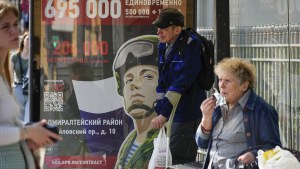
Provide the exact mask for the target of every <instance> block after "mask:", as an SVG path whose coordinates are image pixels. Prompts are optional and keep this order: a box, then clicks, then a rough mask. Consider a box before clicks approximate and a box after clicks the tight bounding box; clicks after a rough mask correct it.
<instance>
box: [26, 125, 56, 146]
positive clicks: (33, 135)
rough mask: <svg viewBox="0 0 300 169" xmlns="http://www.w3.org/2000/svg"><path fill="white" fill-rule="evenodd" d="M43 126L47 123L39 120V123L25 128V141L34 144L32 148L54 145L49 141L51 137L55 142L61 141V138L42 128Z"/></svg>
mask: <svg viewBox="0 0 300 169" xmlns="http://www.w3.org/2000/svg"><path fill="white" fill-rule="evenodd" d="M45 124H47V121H46V120H41V121H40V122H37V123H33V124H32V125H29V126H26V128H27V132H28V133H27V134H28V138H27V139H28V141H29V143H30V141H32V142H33V143H34V146H33V148H37V147H44V146H46V145H48V144H54V142H53V141H52V140H51V137H52V138H54V139H56V140H62V137H61V136H59V135H58V134H56V133H53V132H51V131H49V130H48V129H46V128H44V127H43V125H45ZM30 144H32V143H30ZM32 145H33V144H32Z"/></svg>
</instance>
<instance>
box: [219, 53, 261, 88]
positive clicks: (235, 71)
mask: <svg viewBox="0 0 300 169" xmlns="http://www.w3.org/2000/svg"><path fill="white" fill-rule="evenodd" d="M222 72H228V73H231V74H232V75H234V76H236V77H238V78H239V79H240V82H241V84H242V83H244V82H246V81H248V82H249V88H254V87H255V84H256V69H255V67H254V65H253V64H251V63H250V61H248V60H245V59H241V58H225V59H223V60H222V61H220V62H219V63H218V64H217V65H216V66H215V74H216V75H219V74H221V73H222Z"/></svg>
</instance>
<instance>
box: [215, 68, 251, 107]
mask: <svg viewBox="0 0 300 169" xmlns="http://www.w3.org/2000/svg"><path fill="white" fill-rule="evenodd" d="M218 78H219V88H220V93H221V95H222V96H224V97H225V100H226V102H227V103H229V105H235V104H236V103H237V102H238V100H239V99H240V98H241V97H242V96H243V94H244V93H245V91H246V90H247V89H248V85H249V82H244V83H243V84H240V79H239V78H238V77H236V76H234V75H232V74H231V73H228V72H226V71H223V72H222V73H220V74H219V75H218Z"/></svg>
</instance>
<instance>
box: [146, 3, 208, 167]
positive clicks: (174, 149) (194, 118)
mask: <svg viewBox="0 0 300 169" xmlns="http://www.w3.org/2000/svg"><path fill="white" fill-rule="evenodd" d="M153 25H155V26H156V27H157V34H158V36H159V39H160V43H159V45H158V52H159V61H158V66H159V78H158V86H157V88H156V93H157V101H156V104H155V111H156V112H157V113H158V116H157V117H156V118H154V119H153V120H152V126H153V128H161V127H163V126H164V124H165V123H166V122H167V121H168V120H169V117H170V114H171V111H172V109H173V108H175V107H176V105H177V108H176V110H175V115H174V119H173V121H172V126H171V135H170V150H171V154H172V163H173V164H180V163H189V162H195V160H196V156H197V150H198V147H197V144H196V142H195V139H194V138H195V133H196V130H197V127H198V125H199V123H200V120H201V117H202V115H201V112H200V111H199V107H200V104H201V103H202V101H203V100H205V98H206V94H205V91H204V90H203V89H201V88H200V87H199V85H198V84H197V80H196V79H197V76H198V74H199V73H200V71H201V58H200V57H199V54H201V48H200V47H199V46H201V41H200V40H199V39H198V38H197V37H196V36H194V35H192V34H191V35H190V37H189V39H188V42H187V46H186V50H185V53H184V54H183V56H181V55H180V54H179V52H178V48H179V46H180V43H181V40H182V38H183V36H184V29H183V27H184V16H183V14H182V13H181V12H180V11H179V10H178V9H174V8H164V9H162V11H161V13H160V14H159V16H158V18H157V19H156V20H155V21H154V22H153Z"/></svg>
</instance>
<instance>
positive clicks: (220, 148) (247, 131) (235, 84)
mask: <svg viewBox="0 0 300 169" xmlns="http://www.w3.org/2000/svg"><path fill="white" fill-rule="evenodd" d="M215 74H216V75H217V76H218V79H219V84H218V85H219V88H220V100H222V99H224V102H223V104H217V103H219V102H220V100H219V99H216V98H215V97H213V96H212V97H210V98H208V99H206V100H205V101H203V103H202V104H201V107H200V108H201V110H202V113H203V118H202V121H201V123H200V125H199V127H198V130H197V133H196V142H197V144H198V146H199V147H200V148H203V149H207V155H206V160H205V163H204V167H203V168H209V169H211V168H213V169H217V168H220V169H224V168H225V169H226V168H233V167H234V166H241V165H245V166H248V165H251V166H252V165H253V164H255V161H256V158H255V157H256V156H257V151H258V150H259V149H263V150H267V149H271V148H274V147H275V146H276V145H279V146H280V145H281V142H280V137H279V127H278V113H277V111H276V110H275V109H274V108H273V107H272V106H271V105H270V104H268V103H267V102H266V101H265V100H264V99H263V98H261V97H259V96H258V95H257V94H256V93H255V92H254V90H253V88H254V85H255V79H256V74H255V68H254V66H253V65H252V64H251V63H249V62H248V61H246V60H242V59H238V58H228V59H224V60H223V61H221V62H219V63H218V64H217V65H216V66H215ZM215 95H217V94H215ZM221 103H222V101H221Z"/></svg>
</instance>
